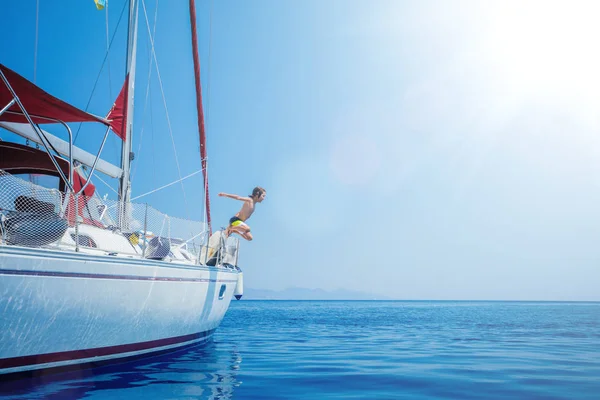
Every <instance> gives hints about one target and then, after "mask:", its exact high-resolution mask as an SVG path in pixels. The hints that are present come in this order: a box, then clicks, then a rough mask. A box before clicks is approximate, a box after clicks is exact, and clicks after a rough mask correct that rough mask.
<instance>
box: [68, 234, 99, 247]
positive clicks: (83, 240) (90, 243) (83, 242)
mask: <svg viewBox="0 0 600 400" xmlns="http://www.w3.org/2000/svg"><path fill="white" fill-rule="evenodd" d="M71 239H73V241H74V242H76V240H75V234H74V233H71ZM79 245H80V246H85V247H98V246H97V245H96V242H94V239H92V238H91V237H89V236H88V235H81V234H80V235H79Z"/></svg>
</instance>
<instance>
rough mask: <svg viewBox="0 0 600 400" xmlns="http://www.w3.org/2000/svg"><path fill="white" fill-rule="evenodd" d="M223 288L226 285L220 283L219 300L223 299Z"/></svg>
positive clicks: (225, 287)
mask: <svg viewBox="0 0 600 400" xmlns="http://www.w3.org/2000/svg"><path fill="white" fill-rule="evenodd" d="M225 289H227V285H225V284H222V285H221V289H220V290H219V300H223V296H224V295H225Z"/></svg>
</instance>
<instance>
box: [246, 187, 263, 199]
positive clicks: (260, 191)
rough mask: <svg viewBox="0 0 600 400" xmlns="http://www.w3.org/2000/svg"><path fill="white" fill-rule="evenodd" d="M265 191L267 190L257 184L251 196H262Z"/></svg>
mask: <svg viewBox="0 0 600 400" xmlns="http://www.w3.org/2000/svg"><path fill="white" fill-rule="evenodd" d="M265 192H266V190H265V189H263V188H261V187H260V186H257V187H255V188H254V189H252V194H251V195H250V196H249V197H256V196H260V195H261V194H263V193H265Z"/></svg>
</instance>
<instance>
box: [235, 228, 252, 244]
mask: <svg viewBox="0 0 600 400" xmlns="http://www.w3.org/2000/svg"><path fill="white" fill-rule="evenodd" d="M231 233H237V234H238V235H240V236H241V237H243V238H244V239H246V240H248V241H250V240H252V234H251V233H250V228H249V227H248V226H247V225H239V226H232V227H230V234H231Z"/></svg>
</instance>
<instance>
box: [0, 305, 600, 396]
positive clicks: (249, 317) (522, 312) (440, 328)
mask: <svg viewBox="0 0 600 400" xmlns="http://www.w3.org/2000/svg"><path fill="white" fill-rule="evenodd" d="M56 378H57V377H56V376H50V377H46V378H42V379H38V380H36V381H31V380H29V381H27V380H25V381H18V382H11V383H10V385H7V384H6V383H1V384H0V387H1V388H2V390H1V391H0V397H1V396H5V397H6V398H10V399H13V398H14V399H79V398H85V399H144V400H151V399H229V398H234V399H596V400H597V399H600V303H562V302H556V303H555V302H429V301H422V302H413V301H409V302H405V301H248V300H242V301H239V302H235V301H234V302H233V303H232V305H231V308H230V309H229V311H228V313H227V315H226V317H225V319H224V320H223V322H222V324H221V326H220V327H219V329H218V330H217V332H216V333H215V335H214V337H213V339H212V341H210V342H209V343H207V344H205V345H203V346H201V347H198V348H195V349H191V350H186V351H182V352H179V353H176V354H171V355H168V356H160V357H157V358H152V359H147V360H143V361H137V362H135V363H128V364H122V365H119V366H116V367H114V366H113V367H110V368H109V367H105V368H102V369H98V370H94V371H81V372H79V373H74V374H71V375H65V376H62V377H60V379H59V380H57V379H56Z"/></svg>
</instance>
